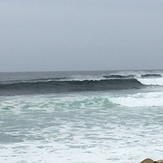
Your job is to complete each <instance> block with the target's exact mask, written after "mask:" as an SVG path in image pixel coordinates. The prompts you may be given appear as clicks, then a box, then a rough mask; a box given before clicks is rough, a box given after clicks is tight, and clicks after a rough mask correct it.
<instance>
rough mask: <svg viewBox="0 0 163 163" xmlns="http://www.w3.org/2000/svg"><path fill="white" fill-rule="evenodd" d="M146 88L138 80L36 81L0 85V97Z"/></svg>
mask: <svg viewBox="0 0 163 163" xmlns="http://www.w3.org/2000/svg"><path fill="white" fill-rule="evenodd" d="M142 87H144V85H143V84H141V83H140V82H139V81H138V80H136V79H110V80H100V81H98V80H95V81H94V80H93V81H92V80H83V81H73V80H72V81H62V80H61V81H48V80H46V81H36V82H31V81H29V82H20V83H10V84H0V95H10V94H11V95H15V94H40V93H62V92H80V91H108V90H124V89H140V88H142Z"/></svg>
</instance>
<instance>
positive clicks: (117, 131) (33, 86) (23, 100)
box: [0, 70, 163, 163]
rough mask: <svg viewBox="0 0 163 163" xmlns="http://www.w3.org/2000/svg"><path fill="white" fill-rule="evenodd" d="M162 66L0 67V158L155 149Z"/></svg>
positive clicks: (82, 161) (96, 158) (160, 130)
mask: <svg viewBox="0 0 163 163" xmlns="http://www.w3.org/2000/svg"><path fill="white" fill-rule="evenodd" d="M162 135H163V71H161V70H159V71H95V72H35V73H0V151H1V152H0V162H1V163H54V162H59V163H99V162H100V163H111V162H115V163H136V162H140V161H141V160H143V159H144V158H147V157H150V158H152V159H154V160H158V159H162V156H163V139H162Z"/></svg>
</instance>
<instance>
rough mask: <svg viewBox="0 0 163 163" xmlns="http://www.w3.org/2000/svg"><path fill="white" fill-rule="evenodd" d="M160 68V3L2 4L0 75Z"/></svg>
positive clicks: (68, 0) (51, 0)
mask: <svg viewBox="0 0 163 163" xmlns="http://www.w3.org/2000/svg"><path fill="white" fill-rule="evenodd" d="M130 69H163V1H162V0H1V1H0V71H1V72H2V71H71V70H72V71H74V70H77V71H78V70H130Z"/></svg>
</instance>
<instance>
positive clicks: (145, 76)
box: [141, 74, 162, 78]
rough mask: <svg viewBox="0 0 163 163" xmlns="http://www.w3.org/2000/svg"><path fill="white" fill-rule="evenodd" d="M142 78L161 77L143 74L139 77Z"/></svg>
mask: <svg viewBox="0 0 163 163" xmlns="http://www.w3.org/2000/svg"><path fill="white" fill-rule="evenodd" d="M141 77H142V78H155V77H162V75H160V74H144V75H141Z"/></svg>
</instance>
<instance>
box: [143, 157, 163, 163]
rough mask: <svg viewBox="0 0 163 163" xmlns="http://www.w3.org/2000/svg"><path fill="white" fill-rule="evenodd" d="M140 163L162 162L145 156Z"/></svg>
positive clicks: (162, 162)
mask: <svg viewBox="0 0 163 163" xmlns="http://www.w3.org/2000/svg"><path fill="white" fill-rule="evenodd" d="M140 163H163V160H157V161H154V160H152V159H150V158H146V159H145V160H143V161H141V162H140Z"/></svg>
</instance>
